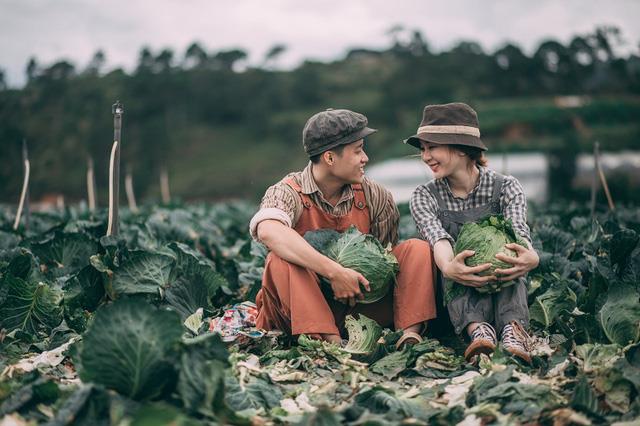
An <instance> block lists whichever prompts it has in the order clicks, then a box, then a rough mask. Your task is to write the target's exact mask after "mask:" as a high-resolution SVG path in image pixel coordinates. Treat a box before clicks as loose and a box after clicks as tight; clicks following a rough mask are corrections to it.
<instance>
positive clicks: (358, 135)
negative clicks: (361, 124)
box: [308, 127, 378, 157]
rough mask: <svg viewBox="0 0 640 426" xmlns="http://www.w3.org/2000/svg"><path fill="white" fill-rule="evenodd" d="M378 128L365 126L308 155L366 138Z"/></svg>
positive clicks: (311, 155)
mask: <svg viewBox="0 0 640 426" xmlns="http://www.w3.org/2000/svg"><path fill="white" fill-rule="evenodd" d="M377 131H378V129H372V128H370V127H365V128H363V129H360V130H358V131H357V132H354V133H351V134H349V135H346V136H344V137H342V138H340V139H338V140H336V141H334V142H332V143H330V144H327V145H325V146H323V147H321V148H319V149H317V150H316V151H315V152H309V153H308V155H309V157H313V156H314V155H318V154H322V153H323V152H326V151H329V150H330V149H333V148H335V147H337V146H340V145H347V144H350V143H353V142H357V141H359V140H360V139H364V138H366V137H367V136H369V135H371V134H373V133H375V132H377Z"/></svg>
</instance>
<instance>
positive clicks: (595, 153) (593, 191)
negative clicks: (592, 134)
mask: <svg viewBox="0 0 640 426" xmlns="http://www.w3.org/2000/svg"><path fill="white" fill-rule="evenodd" d="M598 150H599V142H596V143H595V144H594V145H593V178H592V179H591V220H593V219H594V218H595V215H596V193H597V191H598Z"/></svg>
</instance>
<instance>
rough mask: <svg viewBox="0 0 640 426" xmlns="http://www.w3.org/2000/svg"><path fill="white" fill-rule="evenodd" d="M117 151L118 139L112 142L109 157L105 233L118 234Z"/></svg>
mask: <svg viewBox="0 0 640 426" xmlns="http://www.w3.org/2000/svg"><path fill="white" fill-rule="evenodd" d="M117 152H118V141H116V142H114V143H113V146H112V147H111V157H110V159H109V224H108V225H107V235H117V234H118V178H117V177H116V174H117V172H116V170H115V169H116V167H115V164H116V155H117Z"/></svg>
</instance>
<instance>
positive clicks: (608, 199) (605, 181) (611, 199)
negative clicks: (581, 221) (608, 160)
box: [596, 142, 616, 211]
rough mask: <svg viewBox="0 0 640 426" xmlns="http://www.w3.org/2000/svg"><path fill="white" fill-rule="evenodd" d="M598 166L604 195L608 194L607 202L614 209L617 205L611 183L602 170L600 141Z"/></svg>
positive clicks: (597, 143)
mask: <svg viewBox="0 0 640 426" xmlns="http://www.w3.org/2000/svg"><path fill="white" fill-rule="evenodd" d="M596 168H597V169H598V175H599V176H600V182H601V183H602V187H603V188H604V195H606V197H607V203H609V210H611V211H614V210H615V209H616V207H615V205H614V204H613V198H611V193H610V192H609V185H607V178H606V177H605V176H604V172H603V171H602V165H601V164H600V143H599V142H596Z"/></svg>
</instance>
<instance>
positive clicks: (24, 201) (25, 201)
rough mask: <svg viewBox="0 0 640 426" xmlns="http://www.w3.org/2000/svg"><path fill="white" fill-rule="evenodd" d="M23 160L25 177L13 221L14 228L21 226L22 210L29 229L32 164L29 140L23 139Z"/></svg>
mask: <svg viewBox="0 0 640 426" xmlns="http://www.w3.org/2000/svg"><path fill="white" fill-rule="evenodd" d="M22 162H23V166H24V179H23V181H22V192H21V193H20V201H19V202H18V211H17V212H16V220H15V222H13V229H14V230H16V229H18V226H20V218H21V217H22V212H23V211H24V212H25V229H29V174H30V172H31V165H30V163H29V153H28V152H27V141H26V140H25V139H23V140H22Z"/></svg>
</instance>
